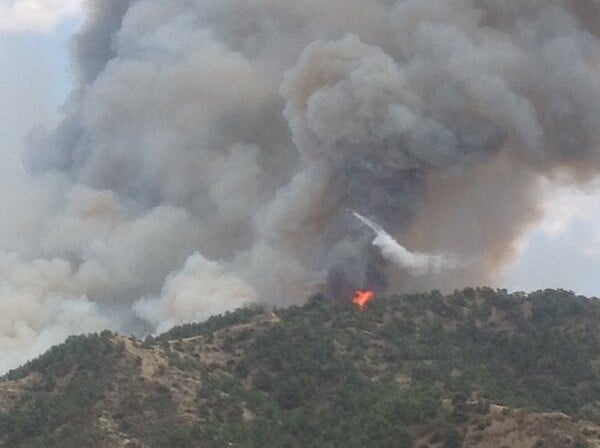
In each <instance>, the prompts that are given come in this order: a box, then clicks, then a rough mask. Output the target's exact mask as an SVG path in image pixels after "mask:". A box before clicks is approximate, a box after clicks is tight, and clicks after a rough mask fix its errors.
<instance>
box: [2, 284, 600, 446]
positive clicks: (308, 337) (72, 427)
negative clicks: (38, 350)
mask: <svg viewBox="0 0 600 448" xmlns="http://www.w3.org/2000/svg"><path fill="white" fill-rule="evenodd" d="M599 325H600V302H598V300H597V299H587V298H584V297H578V296H575V295H573V294H572V293H569V292H566V291H561V290H558V291H555V290H546V291H539V292H536V293H532V294H530V295H528V296H526V295H524V294H508V293H507V292H506V291H502V290H500V291H498V290H492V289H466V290H463V291H459V292H455V293H454V294H451V295H449V296H442V295H441V294H439V293H437V292H433V293H431V294H415V295H405V296H396V297H387V298H383V297H378V298H376V299H375V300H374V301H372V302H371V303H370V304H369V305H368V306H367V307H366V308H365V309H364V310H362V311H361V310H359V309H358V308H357V307H356V306H354V305H353V304H339V303H332V302H331V301H329V300H327V299H326V298H324V297H314V298H312V299H311V300H310V301H309V302H308V303H307V304H306V305H305V306H303V307H293V308H289V309H285V310H273V311H264V310H261V309H245V310H238V311H236V312H233V313H228V314H225V315H223V316H217V317H213V318H211V319H209V320H208V321H207V322H204V323H200V324H190V325H184V326H181V327H177V328H174V329H172V330H171V331H169V332H167V333H165V334H163V335H161V336H158V337H156V338H148V339H146V340H145V341H140V340H137V339H135V338H132V337H129V338H127V337H122V336H118V335H115V334H111V333H109V332H104V333H102V334H99V335H98V334H94V335H88V336H78V337H71V338H69V339H68V340H67V341H66V342H65V343H64V344H62V345H60V346H57V347H54V348H53V349H51V350H50V351H49V352H47V353H46V354H44V355H43V356H41V357H40V358H38V359H36V360H34V361H31V362H30V363H28V364H27V365H25V366H23V367H21V368H19V369H16V370H14V371H11V372H10V373H9V374H8V375H6V376H5V377H4V378H3V379H2V381H0V446H6V447H61V448H62V447H64V448H68V447H115V446H121V447H215V448H217V447H225V446H232V447H257V448H258V447H261V448H263V447H290V448H294V447H302V448H304V447H345V448H353V447H356V448H362V447H367V446H368V447H374V448H376V447H397V448H402V447H415V448H418V447H427V446H437V447H447V448H452V447H460V446H469V447H471V446H473V447H475V446H477V447H502V446H506V447H538V448H540V447H577V448H581V447H586V446H590V447H592V446H600V426H598V425H600V327H599Z"/></svg>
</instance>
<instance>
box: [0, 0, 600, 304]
mask: <svg viewBox="0 0 600 448" xmlns="http://www.w3.org/2000/svg"><path fill="white" fill-rule="evenodd" d="M79 15H80V7H79V1H78V0H0V98H1V101H0V136H1V137H2V138H1V139H0V149H1V150H2V158H1V159H0V175H1V180H0V184H1V185H2V186H7V185H9V188H3V189H2V191H3V193H2V194H4V195H6V194H10V191H11V190H14V188H18V185H19V176H20V172H21V167H20V162H19V153H20V151H21V149H22V139H23V137H24V136H25V135H26V133H27V132H28V131H29V130H30V129H31V128H32V127H34V126H36V125H38V124H50V123H52V121H53V120H55V119H56V117H57V116H58V115H59V114H60V110H59V109H60V105H61V104H62V102H63V101H64V99H65V97H66V95H67V94H68V92H69V89H70V84H71V81H72V79H71V75H70V67H69V55H68V51H69V50H68V44H69V36H70V35H71V34H72V33H73V32H74V31H75V30H76V28H77V26H78V17H79ZM6 202H11V201H6V198H5V200H3V203H6ZM545 208H546V216H545V218H544V220H543V221H542V222H540V223H539V224H538V225H537V226H536V227H535V228H532V229H531V230H530V232H529V233H528V234H527V235H526V236H525V237H524V238H523V239H522V242H521V253H520V256H519V258H518V259H517V260H516V261H515V262H514V264H513V265H512V266H510V267H509V268H508V269H507V273H506V276H505V279H504V281H503V282H502V283H501V284H498V285H496V286H499V287H505V288H507V289H509V290H535V289H540V288H547V287H556V288H557V287H561V288H564V289H572V290H574V291H576V292H578V293H581V294H586V295H598V296H600V226H599V225H598V220H599V218H600V188H596V189H594V188H590V189H589V191H588V192H581V191H575V190H572V189H568V188H563V189H561V188H556V187H554V188H553V189H550V188H548V189H547V199H546V203H545ZM10 212H11V211H10V210H7V209H6V208H3V209H2V210H0V213H3V214H5V213H10Z"/></svg>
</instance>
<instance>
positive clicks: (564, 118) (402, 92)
mask: <svg viewBox="0 0 600 448" xmlns="http://www.w3.org/2000/svg"><path fill="white" fill-rule="evenodd" d="M86 11H87V19H86V21H85V23H84V25H83V27H82V29H81V31H80V32H79V34H78V35H77V36H76V37H75V39H74V41H73V55H74V60H75V70H76V76H77V80H78V81H77V85H76V87H75V88H74V90H73V92H72V94H71V96H70V98H69V100H68V101H67V103H66V104H65V106H64V111H63V113H64V116H63V119H62V121H61V122H60V123H59V124H58V125H57V126H56V127H55V128H53V129H46V130H42V129H36V130H34V131H33V132H32V133H31V135H30V137H29V138H28V144H27V150H26V151H25V153H24V154H23V160H24V163H25V165H26V167H27V172H28V174H27V175H26V176H24V178H23V179H22V185H21V186H20V187H19V188H15V187H7V189H5V194H6V196H7V198H9V199H7V200H9V201H10V203H11V204H13V203H14V205H13V206H10V207H7V209H9V210H10V213H8V212H6V213H3V214H2V216H0V221H1V222H0V224H2V229H3V232H1V233H0V251H1V256H0V282H1V286H2V287H1V289H0V291H1V292H0V311H2V312H0V347H2V348H3V349H4V351H3V352H2V353H1V354H0V367H2V366H8V367H5V368H9V367H13V366H14V365H16V364H17V363H20V362H22V361H23V360H24V359H26V358H27V357H28V356H31V355H33V354H35V353H39V352H40V351H41V350H43V349H44V348H46V347H47V346H48V345H49V344H51V343H54V342H56V339H57V338H60V337H64V336H66V335H68V334H70V333H72V332H79V331H94V330H98V329H101V328H104V327H106V326H109V327H111V328H114V329H119V330H121V331H132V332H144V331H156V330H159V329H160V330H164V329H166V328H168V327H169V326H171V325H176V324H178V323H182V322H185V321H188V320H190V319H203V318H206V317H207V316H208V315H210V314H212V313H215V312H220V311H224V310H226V309H231V308H235V307H238V306H243V305H245V304H248V303H252V302H255V301H261V302H265V303H267V304H277V305H282V306H283V305H288V304H291V303H294V302H297V301H299V300H302V299H303V298H305V297H307V296H308V295H310V294H311V293H314V292H325V293H327V294H329V295H331V296H333V297H334V298H336V299H339V300H344V299H346V300H349V299H351V297H352V295H353V293H354V290H355V289H357V288H364V287H369V288H373V289H375V290H378V291H385V290H386V289H392V290H394V291H408V290H415V289H431V288H454V287H460V286H464V285H468V284H482V283H488V282H490V281H492V280H493V279H494V277H495V276H496V275H497V273H498V272H499V270H500V269H501V268H502V267H503V266H505V265H506V263H508V262H510V260H511V258H512V256H513V255H514V247H515V243H516V241H517V239H518V237H519V236H520V235H521V234H522V233H523V232H524V231H525V229H527V228H528V227H530V226H531V225H532V224H534V223H535V222H536V221H537V220H538V219H539V218H540V216H541V208H540V204H539V198H540V191H539V190H540V182H541V179H546V180H547V179H554V180H556V181H560V182H562V183H574V184H583V183H585V182H587V181H588V180H590V179H592V178H593V177H594V176H595V175H596V172H597V171H598V169H599V166H600V40H599V39H600V37H599V36H600V27H599V25H598V23H599V22H598V20H594V18H598V17H600V4H599V3H598V2H597V1H594V0H578V1H575V0H572V1H560V0H554V1H539V0H524V1H521V2H512V1H502V0H493V1H492V0H471V1H469V0H399V1H390V0H360V1H359V0H331V1H329V2H322V1H316V0H299V1H291V0H267V1H265V0H243V1H242V0H219V1H213V0H203V1H189V0H173V1H169V2H161V1H158V0H131V1H127V0H89V1H88V2H87V6H86ZM10 188H12V189H10ZM346 208H352V209H355V210H357V211H359V212H360V213H363V214H365V215H367V216H369V217H372V218H373V219H375V220H376V221H377V222H378V223H379V224H381V225H382V226H383V227H384V228H385V229H386V230H387V231H389V233H390V234H391V235H392V236H393V237H397V238H399V239H400V240H401V241H402V242H403V244H406V246H407V249H408V250H409V251H411V252H423V253H452V254H457V255H458V256H460V257H462V258H464V259H468V260H473V262H472V263H469V264H468V266H462V267H460V268H459V269H457V270H453V271H452V272H447V271H444V270H442V271H441V272H439V273H438V272H431V273H429V274H428V275H425V276H419V277H415V276H413V275H411V272H410V270H406V271H402V270H399V269H398V268H397V266H394V267H391V266H389V265H388V264H387V263H386V261H385V259H384V257H382V255H381V254H380V253H379V251H378V250H377V248H375V247H373V246H372V245H371V240H372V235H371V234H370V233H369V230H368V229H366V228H365V227H364V226H362V225H361V224H360V223H359V222H356V220H355V219H353V218H352V216H349V214H348V213H347V212H346V211H345V209H346ZM0 370H2V369H1V368H0Z"/></svg>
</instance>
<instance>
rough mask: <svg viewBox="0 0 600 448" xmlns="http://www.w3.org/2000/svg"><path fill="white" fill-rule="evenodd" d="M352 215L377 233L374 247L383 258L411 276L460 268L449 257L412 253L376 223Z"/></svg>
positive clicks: (356, 214)
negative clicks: (379, 251)
mask: <svg viewBox="0 0 600 448" xmlns="http://www.w3.org/2000/svg"><path fill="white" fill-rule="evenodd" d="M350 213H352V214H353V215H354V216H355V217H356V219H358V220H359V221H361V222H362V223H363V224H365V225H366V226H367V227H369V228H370V229H371V230H372V231H373V232H374V233H375V239H374V240H373V245H374V246H377V247H378V248H379V249H380V250H381V254H382V255H383V257H384V258H385V259H386V260H389V261H391V262H392V263H395V264H397V265H398V266H400V267H402V268H404V269H406V270H407V271H408V272H409V273H410V274H411V275H416V276H421V275H426V274H431V273H440V272H441V271H442V270H444V269H455V268H457V267H458V266H459V260H458V259H456V258H455V257H452V256H449V255H441V254H437V255H434V254H425V253H421V252H410V251H409V250H408V249H406V248H405V247H404V246H402V245H401V244H400V243H398V241H396V240H395V239H394V238H393V237H392V236H391V235H390V234H389V233H387V232H386V231H385V230H384V229H383V228H382V227H381V226H380V225H379V224H377V223H376V222H374V221H372V220H370V219H369V218H366V217H364V216H363V215H361V214H360V213H358V212H356V211H354V210H350Z"/></svg>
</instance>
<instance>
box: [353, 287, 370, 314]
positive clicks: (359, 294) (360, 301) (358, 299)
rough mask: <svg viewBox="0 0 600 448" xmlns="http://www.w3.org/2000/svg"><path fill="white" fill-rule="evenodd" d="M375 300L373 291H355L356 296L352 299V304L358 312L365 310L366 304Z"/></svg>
mask: <svg viewBox="0 0 600 448" xmlns="http://www.w3.org/2000/svg"><path fill="white" fill-rule="evenodd" d="M374 298H375V293H374V292H373V291H369V290H365V291H356V295H355V296H354V299H352V303H355V304H356V305H358V309H359V310H363V309H365V307H366V306H367V304H368V303H369V302H370V301H371V300H373V299H374Z"/></svg>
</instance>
